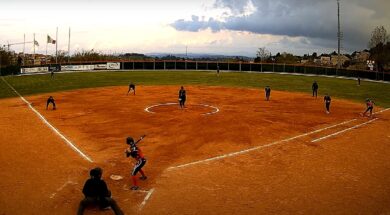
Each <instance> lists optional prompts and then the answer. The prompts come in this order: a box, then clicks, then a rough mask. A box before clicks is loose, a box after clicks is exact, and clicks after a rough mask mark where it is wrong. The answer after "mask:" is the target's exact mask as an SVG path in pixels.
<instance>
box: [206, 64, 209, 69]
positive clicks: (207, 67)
mask: <svg viewBox="0 0 390 215" xmlns="http://www.w3.org/2000/svg"><path fill="white" fill-rule="evenodd" d="M206 70H209V62H206Z"/></svg>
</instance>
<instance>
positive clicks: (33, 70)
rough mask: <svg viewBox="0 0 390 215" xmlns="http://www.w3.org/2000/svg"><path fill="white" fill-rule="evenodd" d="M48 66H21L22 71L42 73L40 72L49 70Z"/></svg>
mask: <svg viewBox="0 0 390 215" xmlns="http://www.w3.org/2000/svg"><path fill="white" fill-rule="evenodd" d="M48 71H49V68H48V67H32V68H21V69H20V73H22V74H23V73H40V72H48Z"/></svg>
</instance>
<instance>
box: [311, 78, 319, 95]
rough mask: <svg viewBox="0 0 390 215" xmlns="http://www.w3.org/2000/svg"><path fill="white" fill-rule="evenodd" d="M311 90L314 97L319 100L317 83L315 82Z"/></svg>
mask: <svg viewBox="0 0 390 215" xmlns="http://www.w3.org/2000/svg"><path fill="white" fill-rule="evenodd" d="M311 89H312V91H313V97H314V96H315V97H316V98H317V92H318V84H317V81H314V83H313V85H311Z"/></svg>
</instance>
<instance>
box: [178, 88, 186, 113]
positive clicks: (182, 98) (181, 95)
mask: <svg viewBox="0 0 390 215" xmlns="http://www.w3.org/2000/svg"><path fill="white" fill-rule="evenodd" d="M186 98H187V96H186V90H185V89H184V87H183V86H181V88H180V90H179V103H180V108H184V107H185V103H186Z"/></svg>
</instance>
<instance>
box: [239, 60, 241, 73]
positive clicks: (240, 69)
mask: <svg viewBox="0 0 390 215" xmlns="http://www.w3.org/2000/svg"><path fill="white" fill-rule="evenodd" d="M239 65H240V72H241V61H240V64H239Z"/></svg>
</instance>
